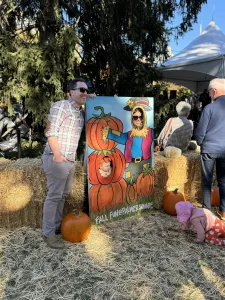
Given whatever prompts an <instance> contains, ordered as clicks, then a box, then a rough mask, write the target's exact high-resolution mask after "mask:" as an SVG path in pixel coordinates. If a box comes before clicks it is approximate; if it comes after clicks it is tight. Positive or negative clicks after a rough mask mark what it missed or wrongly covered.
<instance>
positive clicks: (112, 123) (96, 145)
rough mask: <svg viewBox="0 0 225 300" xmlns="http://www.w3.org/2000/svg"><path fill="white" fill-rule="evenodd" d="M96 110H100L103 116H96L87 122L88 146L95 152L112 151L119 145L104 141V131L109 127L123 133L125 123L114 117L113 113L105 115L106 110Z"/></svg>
mask: <svg viewBox="0 0 225 300" xmlns="http://www.w3.org/2000/svg"><path fill="white" fill-rule="evenodd" d="M94 109H95V110H98V109H100V110H101V114H100V115H98V116H97V115H96V116H95V117H94V118H91V119H89V120H88V122H87V143H88V146H89V147H90V148H92V149H95V150H111V149H112V148H114V147H116V145H117V144H118V143H116V142H114V141H112V140H108V139H106V141H103V139H102V129H103V128H105V127H107V126H109V127H110V128H111V129H114V130H118V131H120V132H122V131H123V123H122V122H121V121H120V120H119V119H117V118H116V117H112V116H111V113H109V114H105V112H104V108H103V107H101V106H96V107H95V108H94Z"/></svg>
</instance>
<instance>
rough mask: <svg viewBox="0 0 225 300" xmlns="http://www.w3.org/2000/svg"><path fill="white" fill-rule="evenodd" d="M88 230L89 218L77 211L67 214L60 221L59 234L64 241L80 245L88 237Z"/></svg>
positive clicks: (89, 227)
mask: <svg viewBox="0 0 225 300" xmlns="http://www.w3.org/2000/svg"><path fill="white" fill-rule="evenodd" d="M90 230H91V220H90V218H89V217H88V215H86V214H85V213H83V212H81V211H79V210H75V211H73V212H71V213H69V214H67V215H66V216H65V217H64V218H63V220H62V224H61V233H62V238H63V239H64V240H65V241H68V242H71V243H80V242H82V241H84V240H85V239H86V238H87V237H88V235H89V233H90Z"/></svg>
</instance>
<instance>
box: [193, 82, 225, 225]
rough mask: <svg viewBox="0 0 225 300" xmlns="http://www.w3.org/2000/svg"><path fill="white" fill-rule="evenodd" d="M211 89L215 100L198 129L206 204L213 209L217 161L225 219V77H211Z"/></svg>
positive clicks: (204, 113) (204, 203)
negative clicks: (212, 195)
mask: <svg viewBox="0 0 225 300" xmlns="http://www.w3.org/2000/svg"><path fill="white" fill-rule="evenodd" d="M208 91H209V95H210V97H211V99H212V103H211V104H209V105H207V106H206V107H205V108H204V109H203V111H202V114H201V118H200V120H199V123H198V126H197V128H196V130H195V132H194V136H195V139H196V141H197V144H198V145H199V146H200V148H201V165H202V186H203V207H205V208H208V209H210V210H211V187H212V181H213V171H214V165H216V177H217V182H218V186H219V193H220V207H219V211H218V212H217V214H218V216H219V217H220V218H221V219H225V79H220V78H216V79H213V80H211V81H210V83H209V88H208Z"/></svg>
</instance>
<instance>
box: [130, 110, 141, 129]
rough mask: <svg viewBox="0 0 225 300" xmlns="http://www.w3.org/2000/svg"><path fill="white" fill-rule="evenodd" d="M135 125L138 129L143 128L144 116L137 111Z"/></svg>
mask: <svg viewBox="0 0 225 300" xmlns="http://www.w3.org/2000/svg"><path fill="white" fill-rule="evenodd" d="M132 121H133V125H134V126H135V127H137V128H138V129H142V127H143V115H142V114H141V112H140V111H136V112H135V113H134V114H133V116H132Z"/></svg>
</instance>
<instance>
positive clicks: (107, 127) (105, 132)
mask: <svg viewBox="0 0 225 300" xmlns="http://www.w3.org/2000/svg"><path fill="white" fill-rule="evenodd" d="M108 133H109V126H106V127H103V128H102V140H103V141H104V142H106V140H107V136H108Z"/></svg>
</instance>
